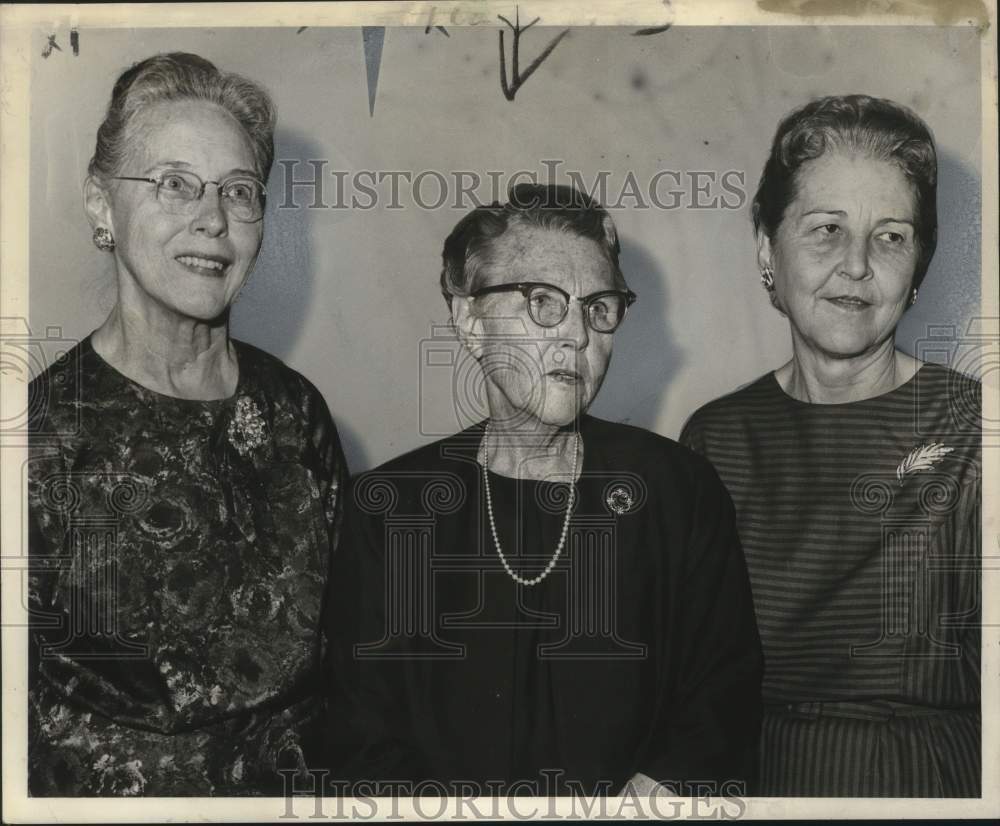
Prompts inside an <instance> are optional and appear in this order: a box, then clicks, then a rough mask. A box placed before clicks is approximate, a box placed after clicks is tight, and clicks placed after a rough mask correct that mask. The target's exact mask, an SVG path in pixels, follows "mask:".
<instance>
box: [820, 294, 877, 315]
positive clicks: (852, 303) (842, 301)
mask: <svg viewBox="0 0 1000 826" xmlns="http://www.w3.org/2000/svg"><path fill="white" fill-rule="evenodd" d="M827 301H829V302H830V303H831V304H833V305H834V306H835V307H839V308H840V309H842V310H853V311H855V312H857V311H860V310H866V309H867V308H868V307H871V302H869V301H865V300H864V299H863V298H858V297H856V296H852V295H838V296H835V297H833V298H828V299H827Z"/></svg>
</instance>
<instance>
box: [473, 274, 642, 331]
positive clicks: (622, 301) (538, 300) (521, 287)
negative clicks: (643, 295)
mask: <svg viewBox="0 0 1000 826" xmlns="http://www.w3.org/2000/svg"><path fill="white" fill-rule="evenodd" d="M506 292H519V293H521V295H523V296H524V300H525V303H526V304H527V307H528V315H529V316H530V317H531V320H532V321H534V322H535V324H537V325H539V326H540V327H555V326H556V325H558V324H561V323H562V321H563V319H565V318H566V314H567V313H568V312H569V305H570V302H571V301H579V302H580V303H581V304H582V305H583V315H584V318H586V319H587V324H588V325H589V326H590V329H591V330H594V331H595V332H598V333H613V332H614V331H615V330H617V329H618V325H620V324H621V323H622V322H623V321H624V320H625V313H626V311H627V310H628V308H629V307H630V306H632V304H634V303H635V299H636V294H635V293H634V292H632V291H631V290H602V291H601V292H597V293H591V294H590V295H585V296H583V297H582V298H581V297H580V296H576V295H570V294H569V293H568V292H566V291H565V290H563V289H560V288H559V287H556V286H554V285H553V284H545V283H543V282H541V281H519V282H517V283H516V284H496V285H494V286H492V287H483V288H482V289H481V290H476V291H475V292H473V293H471V294H470V296H469V297H470V298H479V297H480V296H484V295H489V294H490V293H506Z"/></svg>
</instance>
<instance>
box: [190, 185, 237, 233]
mask: <svg viewBox="0 0 1000 826" xmlns="http://www.w3.org/2000/svg"><path fill="white" fill-rule="evenodd" d="M228 226H229V219H228V216H227V215H226V211H225V209H224V208H223V206H222V193H221V192H220V191H219V187H218V186H217V185H212V184H206V186H205V191H204V192H202V194H201V198H199V199H198V201H197V203H196V204H195V213H194V218H193V219H192V221H191V229H192V231H194V232H204V233H205V234H206V235H211V236H216V235H222V234H223V233H225V231H226V229H227V228H228Z"/></svg>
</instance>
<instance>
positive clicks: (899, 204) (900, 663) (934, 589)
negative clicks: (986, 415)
mask: <svg viewBox="0 0 1000 826" xmlns="http://www.w3.org/2000/svg"><path fill="white" fill-rule="evenodd" d="M936 182H937V161H936V155H935V150H934V144H933V140H932V138H931V135H930V132H929V130H928V129H927V126H926V125H925V124H924V123H923V121H921V120H920V118H918V117H917V116H916V115H915V114H913V113H912V112H910V111H909V110H908V109H905V108H904V107H902V106H899V105H897V104H895V103H892V102H891V101H886V100H879V99H875V98H871V97H867V96H861V95H851V96H844V97H827V98H822V99H819V100H814V101H812V102H811V103H809V104H807V105H806V106H804V107H802V108H801V109H799V110H797V111H795V112H793V113H791V114H790V115H789V116H788V117H786V118H785V119H784V120H783V121H782V122H781V124H780V125H779V127H778V131H777V134H776V135H775V138H774V142H773V146H772V150H771V155H770V158H769V159H768V161H767V164H766V166H765V167H764V172H763V175H762V176H761V180H760V185H759V188H758V190H757V194H756V197H755V198H754V203H753V219H754V228H755V232H756V236H757V242H758V244H757V246H758V263H759V266H760V272H761V280H762V282H763V284H764V287H765V288H766V290H767V291H768V294H769V295H770V299H771V302H772V304H773V305H774V307H775V308H776V309H777V310H778V311H779V312H781V313H782V314H783V315H784V316H786V317H787V318H788V321H789V324H790V327H791V335H792V345H793V357H792V359H791V360H790V361H789V362H788V363H787V364H785V365H783V366H782V367H779V368H778V369H777V370H775V371H773V372H769V373H767V374H765V375H764V376H762V377H761V378H759V379H757V380H756V381H755V382H753V383H751V384H749V385H748V386H745V387H743V388H741V389H739V390H737V391H736V392H734V393H732V394H730V395H728V396H725V397H723V398H720V399H717V400H715V401H713V402H711V403H709V404H707V405H706V406H704V407H703V408H701V409H700V410H699V411H697V412H696V413H695V414H694V416H693V417H692V418H691V420H690V421H689V422H688V424H687V425H686V426H685V428H684V433H683V434H682V437H681V440H682V441H683V442H684V443H686V444H687V445H689V446H691V447H693V448H695V449H696V450H698V451H700V452H702V453H703V454H705V455H707V456H708V457H709V458H710V459H711V460H712V462H713V463H714V464H715V466H716V468H717V469H718V471H719V473H720V475H721V476H722V478H723V480H724V481H725V482H726V485H727V487H728V488H729V491H730V493H731V495H732V497H733V500H734V502H735V504H736V509H737V515H738V525H739V532H740V535H741V538H742V540H743V543H744V548H745V552H746V556H747V562H748V564H749V567H750V577H751V583H752V586H753V591H754V601H755V606H756V610H757V618H758V623H759V626H760V633H761V637H762V641H763V645H764V654H765V676H764V700H765V703H766V708H765V717H764V724H763V734H762V739H761V784H762V787H761V788H760V789H759V791H760V793H762V794H764V795H768V796H798V795H808V796H852V797H853V796H888V797H978V796H979V795H980V793H981V792H980V790H981V777H980V774H981V758H980V737H981V734H980V688H979V670H980V666H979V663H980V630H979V622H980V611H979V606H980V585H979V565H980V557H981V552H980V490H981V461H980V459H981V452H980V406H981V388H980V384H979V382H977V381H975V380H973V379H971V378H968V377H966V376H963V375H962V374H960V373H957V372H955V371H952V370H950V369H948V368H945V367H942V366H939V365H937V364H932V363H926V364H924V363H921V362H920V361H918V360H917V359H915V358H913V357H911V356H909V355H907V354H905V353H903V352H902V351H900V350H898V349H896V346H895V331H896V326H897V324H898V323H899V320H900V318H901V317H902V315H903V313H904V312H905V311H906V309H907V308H908V307H909V306H911V305H912V304H913V302H914V301H915V300H916V297H917V288H918V287H919V285H920V282H921V280H922V279H923V277H924V275H925V273H926V272H927V268H928V265H929V264H930V261H931V257H932V255H933V253H934V247H935V242H936V237H937V213H936V205H935V198H936Z"/></svg>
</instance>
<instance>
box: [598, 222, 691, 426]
mask: <svg viewBox="0 0 1000 826" xmlns="http://www.w3.org/2000/svg"><path fill="white" fill-rule="evenodd" d="M621 266H622V272H624V273H625V280H626V281H627V282H628V285H629V288H630V289H631V290H632V291H633V292H635V293H636V294H637V295H638V296H639V299H638V301H637V302H636V303H635V304H634V305H632V309H631V310H629V315H628V318H627V319H626V321H625V323H624V324H623V325H622V327H621V329H619V330H618V332H617V333H615V349H614V355H613V356H612V358H611V366H610V367H609V368H608V374H607V377H606V378H605V380H604V386H603V387H602V388H601V392H600V394H599V395H598V396H597V400H596V401H595V402H594V404H593V405H592V406H591V409H590V412H591V413H593V414H594V415H595V416H599V417H600V418H603V419H610V420H612V421H616V422H624V423H625V424H631V425H635V426H636V427H643V428H646V429H647V430H653V429H655V427H656V423H657V421H658V420H659V419H660V418H661V416H662V414H663V413H664V411H665V410H666V403H667V394H668V391H669V387H670V382H671V380H672V377H673V376H674V375H675V374H676V372H677V369H678V368H679V367H680V365H681V364H682V363H683V359H684V353H683V351H682V350H681V349H680V347H679V346H678V345H677V344H676V342H675V341H674V339H673V337H672V335H671V331H670V328H669V326H668V324H667V318H666V315H665V313H666V309H667V307H668V306H669V295H668V292H667V277H666V273H665V272H664V270H663V268H662V266H661V264H660V262H659V261H658V260H657V259H656V258H654V257H653V256H652V255H650V253H649V251H648V250H647V249H646V248H645V247H643V246H642V245H641V244H639V243H636V242H634V241H631V240H629V239H627V238H625V237H622V255H621Z"/></svg>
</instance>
